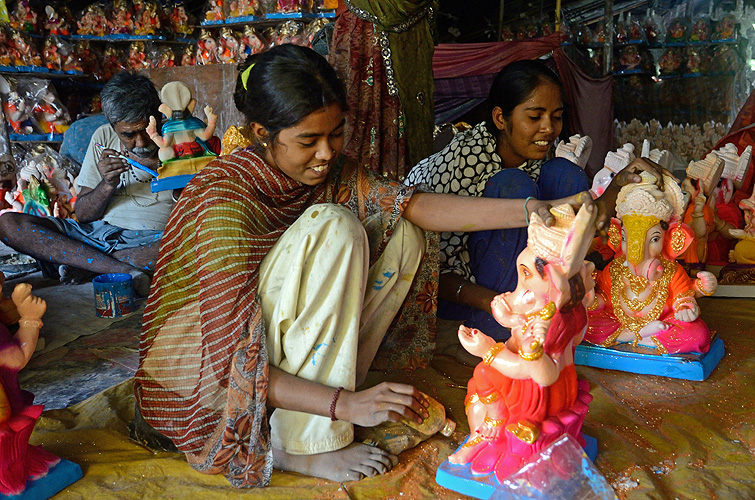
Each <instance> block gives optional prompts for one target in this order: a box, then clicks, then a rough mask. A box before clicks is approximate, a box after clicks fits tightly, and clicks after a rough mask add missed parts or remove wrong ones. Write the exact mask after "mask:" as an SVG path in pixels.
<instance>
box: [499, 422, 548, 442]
mask: <svg viewBox="0 0 755 500" xmlns="http://www.w3.org/2000/svg"><path fill="white" fill-rule="evenodd" d="M506 430H507V431H509V432H510V433H512V434H513V435H514V436H516V437H517V439H519V440H520V441H522V442H524V443H527V444H533V443H534V442H535V441H537V438H538V437H540V431H539V430H538V428H537V426H536V425H535V424H533V423H530V422H527V421H526V420H522V421H520V422H516V423H513V424H509V425H507V426H506Z"/></svg>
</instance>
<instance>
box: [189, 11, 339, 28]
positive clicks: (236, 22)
mask: <svg viewBox="0 0 755 500" xmlns="http://www.w3.org/2000/svg"><path fill="white" fill-rule="evenodd" d="M333 18H335V11H332V12H317V13H311V12H290V13H275V14H267V15H263V16H240V17H228V18H226V19H221V20H213V21H202V22H201V23H200V25H199V26H198V28H220V27H223V26H229V27H234V26H246V25H249V24H252V25H261V26H271V25H275V24H278V23H280V22H281V21H289V20H296V21H302V22H308V21H316V20H318V19H328V20H330V19H333Z"/></svg>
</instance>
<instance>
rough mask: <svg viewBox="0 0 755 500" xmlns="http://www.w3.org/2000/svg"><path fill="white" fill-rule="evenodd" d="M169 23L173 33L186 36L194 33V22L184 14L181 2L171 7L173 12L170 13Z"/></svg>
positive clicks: (184, 9) (184, 8)
mask: <svg viewBox="0 0 755 500" xmlns="http://www.w3.org/2000/svg"><path fill="white" fill-rule="evenodd" d="M170 23H171V25H172V26H173V31H174V32H175V33H178V34H181V35H186V36H189V35H191V34H192V33H194V27H193V24H194V20H193V18H192V17H190V16H189V14H188V13H187V12H186V6H185V5H184V2H183V0H179V1H177V2H176V3H175V5H174V6H173V11H172V12H171V13H170Z"/></svg>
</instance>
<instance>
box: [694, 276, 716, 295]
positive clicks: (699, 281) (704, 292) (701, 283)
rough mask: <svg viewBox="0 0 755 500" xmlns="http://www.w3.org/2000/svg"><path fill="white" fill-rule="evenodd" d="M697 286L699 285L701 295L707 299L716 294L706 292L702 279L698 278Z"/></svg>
mask: <svg viewBox="0 0 755 500" xmlns="http://www.w3.org/2000/svg"><path fill="white" fill-rule="evenodd" d="M695 285H697V289H698V290H700V293H702V294H703V295H705V296H706V297H710V296H711V295H713V294H714V293H716V292H715V290H714V291H712V292H709V291H707V290H705V288H704V287H703V280H701V279H700V278H697V279H696V280H695Z"/></svg>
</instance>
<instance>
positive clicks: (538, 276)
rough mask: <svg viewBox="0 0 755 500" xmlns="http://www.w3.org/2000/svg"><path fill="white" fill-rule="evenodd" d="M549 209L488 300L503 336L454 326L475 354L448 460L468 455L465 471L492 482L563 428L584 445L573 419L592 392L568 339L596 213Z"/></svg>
mask: <svg viewBox="0 0 755 500" xmlns="http://www.w3.org/2000/svg"><path fill="white" fill-rule="evenodd" d="M551 213H552V214H553V216H554V218H555V223H554V224H553V225H552V226H551V227H547V226H546V225H545V224H544V223H543V221H542V219H541V218H540V217H539V216H538V214H536V213H533V214H531V216H530V225H529V228H528V233H529V234H528V240H527V247H526V248H525V249H524V250H523V251H522V253H520V254H519V257H518V258H517V268H518V275H519V281H518V284H517V288H516V289H515V290H514V291H513V292H506V293H503V294H501V295H498V296H497V297H495V298H494V299H493V302H492V303H491V307H492V309H493V315H494V316H495V318H496V320H497V321H498V322H499V323H501V324H502V325H504V326H506V327H509V328H510V329H511V337H510V338H509V340H507V341H506V342H505V343H496V342H495V340H493V339H492V338H491V337H489V336H487V335H485V334H484V333H482V332H480V331H478V330H475V329H470V328H467V327H466V326H464V325H462V326H460V327H459V340H460V341H461V344H462V345H463V346H464V348H465V349H466V350H467V351H469V352H470V353H471V354H473V355H475V356H479V357H481V358H482V362H480V363H479V364H478V365H477V367H476V368H475V370H474V375H473V377H472V379H471V380H470V381H469V384H468V386H467V397H466V400H465V407H466V414H467V418H468V420H469V428H470V435H469V437H468V439H467V440H466V442H465V443H464V444H463V445H462V446H461V447H460V448H459V449H458V450H457V451H456V452H455V453H453V454H452V455H450V456H449V457H448V462H450V463H451V464H456V465H467V464H469V466H471V473H472V475H473V477H474V476H481V475H485V476H486V477H489V476H488V475H489V474H491V473H493V474H494V476H495V478H496V480H497V481H498V484H500V483H502V482H503V481H504V480H505V479H506V478H507V477H508V476H509V475H510V474H512V473H514V472H516V471H518V470H519V469H520V468H521V467H522V466H523V465H524V464H525V463H526V462H527V461H528V459H529V458H530V457H531V456H532V455H533V454H535V453H538V452H539V451H541V450H543V449H545V448H546V447H547V446H548V445H550V444H551V443H553V442H554V441H555V440H556V439H558V438H559V437H561V436H562V435H563V434H564V433H568V434H570V435H571V436H572V437H574V438H576V439H577V440H578V441H579V442H580V444H582V445H583V446H584V445H585V440H584V437H583V436H582V434H581V428H582V423H583V422H584V418H585V415H586V414H587V410H588V403H589V402H590V401H591V400H592V396H590V393H589V386H588V384H587V382H586V381H578V380H577V372H576V369H575V367H574V349H575V347H576V345H577V344H578V343H579V342H580V341H581V339H582V335H583V334H584V332H585V329H586V327H587V311H586V308H585V305H584V302H585V301H592V297H593V294H594V292H593V290H592V288H593V281H592V279H591V272H592V270H593V269H594V265H593V264H592V263H589V262H586V261H585V260H584V257H585V255H586V253H587V250H588V248H589V246H590V243H591V241H592V238H593V235H594V229H593V225H594V220H595V215H594V214H591V213H589V212H588V210H587V208H585V207H582V208H581V209H580V211H579V212H578V213H577V214H576V216H575V214H574V210H573V209H572V208H571V206H569V205H561V206H559V207H556V208H553V209H551ZM452 470H453V469H452ZM459 475H460V476H461V473H460V474H459Z"/></svg>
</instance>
